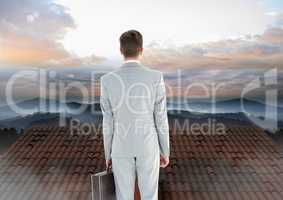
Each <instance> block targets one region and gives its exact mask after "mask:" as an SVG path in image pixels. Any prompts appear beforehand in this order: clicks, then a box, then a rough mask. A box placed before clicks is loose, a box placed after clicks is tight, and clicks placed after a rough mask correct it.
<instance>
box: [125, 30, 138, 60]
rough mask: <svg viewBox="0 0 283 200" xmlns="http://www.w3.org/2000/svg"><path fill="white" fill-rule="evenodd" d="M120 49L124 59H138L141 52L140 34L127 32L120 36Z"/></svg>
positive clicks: (131, 31) (134, 31)
mask: <svg viewBox="0 0 283 200" xmlns="http://www.w3.org/2000/svg"><path fill="white" fill-rule="evenodd" d="M120 49H121V53H122V54H123V55H124V57H125V58H133V57H138V56H139V55H140V53H141V52H142V50H143V39H142V35H141V33H140V32H138V31H136V30H129V31H126V32H124V33H123V34H122V35H121V36H120Z"/></svg>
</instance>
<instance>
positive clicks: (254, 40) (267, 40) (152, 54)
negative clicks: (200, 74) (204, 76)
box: [143, 15, 283, 71]
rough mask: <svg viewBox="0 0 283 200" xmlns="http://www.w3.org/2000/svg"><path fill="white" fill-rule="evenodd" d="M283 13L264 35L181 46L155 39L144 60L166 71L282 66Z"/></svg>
mask: <svg viewBox="0 0 283 200" xmlns="http://www.w3.org/2000/svg"><path fill="white" fill-rule="evenodd" d="M280 17H282V15H278V20H277V22H276V26H273V27H270V28H268V29H266V31H265V32H264V33H263V34H261V35H247V36H244V37H242V38H236V39H226V40H220V41H214V42H207V43H200V44H191V45H185V46H181V47H172V46H171V47H163V46H161V45H158V44H156V43H154V45H150V46H148V47H146V48H145V52H144V60H143V62H144V63H145V64H146V65H151V66H155V67H156V68H159V69H162V70H164V71H172V70H173V71H174V70H176V69H191V68H205V69H230V68H231V69H234V68H264V69H268V68H274V67H277V68H279V69H280V70H283V28H282V27H281V26H278V25H279V23H281V21H280V20H281V18H280ZM282 21H283V20H282ZM282 24H283V23H282Z"/></svg>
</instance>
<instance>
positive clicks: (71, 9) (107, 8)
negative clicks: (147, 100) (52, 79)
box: [0, 0, 283, 98]
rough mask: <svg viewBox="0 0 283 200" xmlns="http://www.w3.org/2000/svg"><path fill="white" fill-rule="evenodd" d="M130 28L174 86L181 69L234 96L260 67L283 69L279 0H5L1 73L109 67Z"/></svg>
mask: <svg viewBox="0 0 283 200" xmlns="http://www.w3.org/2000/svg"><path fill="white" fill-rule="evenodd" d="M129 29H137V30H139V31H140V32H141V33H142V34H143V36H144V55H143V60H142V62H143V63H144V64H146V65H148V66H150V67H153V68H156V69H158V70H161V71H163V72H164V73H165V78H166V81H167V82H170V83H171V84H172V85H174V84H176V77H177V71H178V70H181V71H182V73H183V75H182V76H184V77H185V79H186V81H185V82H190V83H191V82H193V81H200V82H202V81H210V82H215V81H226V83H227V85H228V84H229V83H230V84H231V85H230V86H231V87H229V88H227V91H225V92H223V95H224V96H225V95H228V93H229V95H231V96H233V95H235V94H236V93H237V94H238V93H239V90H240V89H241V88H242V86H240V84H246V83H247V82H248V81H250V80H252V79H254V78H255V77H256V75H257V74H258V73H259V72H260V73H263V72H264V71H265V70H269V69H274V68H276V69H277V70H278V71H280V72H282V71H283V1H282V0H213V1H212V0H211V1H210V0H174V1H173V0H171V1H170V0H155V1H152V0H142V1H140V0H123V1H117V0H40V1H38V0H0V71H1V70H2V71H1V73H2V72H3V70H6V71H7V69H8V71H9V70H10V69H12V68H16V69H24V68H29V67H32V68H53V69H54V68H56V69H74V68H79V69H84V67H85V68H88V69H89V68H92V69H99V70H101V69H102V68H105V69H106V68H109V69H112V67H113V66H114V67H115V66H116V67H117V66H119V64H120V63H121V62H122V56H121V55H120V52H119V41H118V39H119V36H120V35H121V33H123V32H124V31H127V30H129ZM2 74H3V73H2ZM72 76H73V75H72ZM77 76H81V75H77ZM280 77H281V76H280ZM75 78H77V79H78V78H81V77H75ZM281 78H282V79H283V75H282V77H281ZM280 83H281V82H280ZM5 84H6V82H5V81H4V79H2V80H0V94H2V93H1V91H3V88H4V87H5ZM282 85H283V84H282ZM35 86H36V84H35ZM1 88H2V90H1ZM20 90H21V89H20ZM3 94H4V93H3ZM3 96H4V95H2V97H3ZM0 98H1V97H0Z"/></svg>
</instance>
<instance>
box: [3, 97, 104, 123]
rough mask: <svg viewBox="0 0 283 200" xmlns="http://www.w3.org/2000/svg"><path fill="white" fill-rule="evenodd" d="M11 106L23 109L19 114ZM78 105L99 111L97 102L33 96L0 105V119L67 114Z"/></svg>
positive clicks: (73, 110)
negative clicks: (65, 100)
mask: <svg viewBox="0 0 283 200" xmlns="http://www.w3.org/2000/svg"><path fill="white" fill-rule="evenodd" d="M40 102H44V106H42V107H41V106H40ZM12 106H17V107H20V108H21V109H23V110H24V112H21V113H20V114H19V113H17V112H15V111H14V110H13V109H12ZM80 107H83V108H85V109H84V111H85V112H90V111H92V110H95V111H97V112H101V109H100V105H99V103H93V104H84V103H79V102H66V103H64V102H59V101H57V100H51V99H41V98H34V99H30V100H26V101H21V102H17V103H16V104H12V105H5V106H1V107H0V120H3V119H9V118H15V117H19V116H22V117H23V116H25V115H30V114H32V113H38V112H41V113H59V112H67V113H68V114H72V113H74V112H75V111H76V110H77V109H79V108H80Z"/></svg>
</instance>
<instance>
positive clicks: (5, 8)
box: [0, 0, 102, 66]
mask: <svg viewBox="0 0 283 200" xmlns="http://www.w3.org/2000/svg"><path fill="white" fill-rule="evenodd" d="M0 4H1V6H0V62H1V63H2V64H3V63H4V64H17V65H32V66H45V65H48V64H51V63H54V62H55V63H57V64H58V65H69V64H70V65H72V64H76V63H78V64H83V63H85V58H82V60H81V58H79V57H77V56H76V55H73V54H72V53H70V52H68V51H67V50H65V48H64V46H63V45H62V43H61V41H62V40H63V38H64V36H65V34H66V33H67V31H68V30H71V29H75V28H76V25H75V22H74V20H73V18H72V16H71V15H70V14H69V13H68V9H67V8H65V7H64V6H62V5H59V4H57V3H55V2H54V1H53V0H41V1H38V0H26V1H22V0H10V1H6V0H0ZM87 59H88V60H89V61H90V63H96V62H98V61H101V60H102V58H98V57H95V56H91V57H90V58H87Z"/></svg>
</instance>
